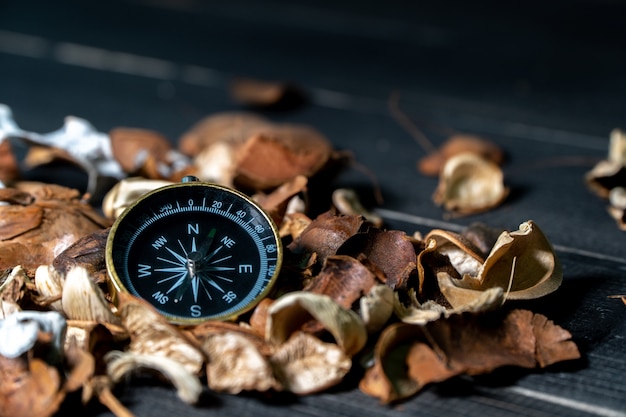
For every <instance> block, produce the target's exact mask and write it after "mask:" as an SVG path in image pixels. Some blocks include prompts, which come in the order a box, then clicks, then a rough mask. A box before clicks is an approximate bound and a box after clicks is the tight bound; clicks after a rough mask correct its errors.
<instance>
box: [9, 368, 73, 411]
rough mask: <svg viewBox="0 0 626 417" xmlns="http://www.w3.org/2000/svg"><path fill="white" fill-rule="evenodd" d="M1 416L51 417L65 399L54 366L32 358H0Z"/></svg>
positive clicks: (59, 377) (57, 372)
mask: <svg viewBox="0 0 626 417" xmlns="http://www.w3.org/2000/svg"><path fill="white" fill-rule="evenodd" d="M0 379H1V380H2V384H0V416H1V417H50V416H52V415H54V414H55V413H56V411H57V410H58V409H59V406H60V405H61V403H62V402H63V400H64V399H65V393H64V392H63V391H62V390H61V389H60V388H61V376H60V375H59V371H58V370H57V368H56V367H54V366H49V365H48V364H46V363H45V362H44V361H43V360H41V359H38V358H33V359H30V360H25V359H24V358H21V357H20V358H15V359H9V358H6V357H4V356H0Z"/></svg>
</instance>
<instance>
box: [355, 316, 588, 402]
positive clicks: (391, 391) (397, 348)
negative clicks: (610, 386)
mask: <svg viewBox="0 0 626 417" xmlns="http://www.w3.org/2000/svg"><path fill="white" fill-rule="evenodd" d="M570 338H571V335H570V334H569V333H568V332H567V331H565V330H563V329H562V328H560V327H558V326H556V325H554V323H552V322H550V321H548V320H547V319H546V318H545V317H543V316H541V315H539V314H533V313H532V312H530V311H527V310H512V311H510V312H506V313H504V314H499V313H492V314H482V315H467V314H466V315H454V316H451V317H449V318H447V319H441V320H437V321H433V322H429V323H428V324H426V325H421V326H416V325H410V324H400V323H398V324H393V325H391V326H389V327H387V328H386V329H385V331H384V332H383V333H382V335H381V337H380V338H379V340H378V342H377V344H376V348H375V365H374V366H373V367H372V368H370V369H369V370H368V371H367V373H366V375H365V377H364V378H363V379H362V380H361V383H360V388H361V390H362V391H363V392H365V393H366V394H369V395H372V396H374V397H377V398H379V399H380V400H381V401H382V402H384V403H389V402H394V401H398V400H402V399H405V398H408V397H410V396H412V395H414V394H415V393H417V392H418V391H419V390H421V389H422V388H424V387H425V386H426V385H428V384H431V383H437V382H441V381H444V380H446V379H448V378H451V377H453V376H455V375H460V374H467V375H478V374H483V373H487V372H490V371H492V370H494V369H496V368H499V367H502V366H519V367H523V368H534V367H537V366H540V367H544V366H548V365H550V364H553V363H556V362H559V361H566V360H573V359H578V358H579V357H580V353H579V351H578V348H577V347H576V345H575V344H574V342H572V341H571V340H570Z"/></svg>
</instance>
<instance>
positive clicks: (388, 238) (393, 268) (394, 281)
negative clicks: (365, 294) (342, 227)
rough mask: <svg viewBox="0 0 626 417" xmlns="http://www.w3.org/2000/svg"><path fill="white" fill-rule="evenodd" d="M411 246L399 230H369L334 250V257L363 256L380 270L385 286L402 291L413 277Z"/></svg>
mask: <svg viewBox="0 0 626 417" xmlns="http://www.w3.org/2000/svg"><path fill="white" fill-rule="evenodd" d="M416 244H417V245H419V242H415V241H414V240H413V239H412V238H411V237H410V236H408V235H407V234H406V233H405V232H403V231H400V230H380V229H373V228H372V229H370V230H368V231H367V232H365V233H358V234H355V235H354V236H352V237H350V238H349V239H347V240H346V241H345V243H344V244H343V245H342V246H341V247H340V248H339V249H338V250H337V254H338V255H349V256H353V257H359V256H364V257H365V258H367V260H368V261H371V262H372V263H373V264H374V265H375V266H376V267H377V268H378V269H380V270H381V271H382V272H383V273H384V275H385V277H386V282H385V283H386V284H387V285H388V286H389V287H391V288H393V289H398V288H405V287H406V286H407V284H408V281H409V279H410V278H411V277H413V276H414V275H416V274H417V270H416V268H417V266H416V261H417V255H416V253H415V246H414V245H416Z"/></svg>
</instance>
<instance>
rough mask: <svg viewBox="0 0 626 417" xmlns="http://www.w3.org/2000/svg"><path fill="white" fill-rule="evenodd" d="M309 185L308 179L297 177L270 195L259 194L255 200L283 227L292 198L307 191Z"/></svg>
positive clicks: (302, 176) (301, 176)
mask: <svg viewBox="0 0 626 417" xmlns="http://www.w3.org/2000/svg"><path fill="white" fill-rule="evenodd" d="M307 183H308V179H307V177H305V176H304V175H297V176H296V177H294V178H293V179H291V180H289V181H287V182H285V183H284V184H282V185H281V186H280V187H278V188H276V189H275V190H274V191H272V192H271V193H270V194H261V193H257V194H255V195H254V196H253V198H254V200H255V201H256V202H257V203H259V205H260V206H261V207H262V208H263V210H265V211H266V212H267V213H268V214H269V215H270V216H271V217H272V220H274V223H276V224H277V225H279V226H280V225H281V224H282V222H283V219H284V217H285V214H286V213H287V210H288V208H289V203H290V202H291V201H292V198H293V197H295V196H297V195H298V194H300V193H302V192H305V191H306V185H307Z"/></svg>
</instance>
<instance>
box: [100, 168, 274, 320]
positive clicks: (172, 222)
mask: <svg viewBox="0 0 626 417" xmlns="http://www.w3.org/2000/svg"><path fill="white" fill-rule="evenodd" d="M281 263H282V245H281V240H280V237H279V235H278V232H277V229H276V226H275V224H274V222H273V221H272V219H271V218H270V217H269V216H268V215H267V214H266V213H265V212H264V211H263V209H262V208H261V207H259V206H258V205H257V204H256V203H255V202H254V201H252V200H251V199H250V198H249V197H248V196H246V195H244V194H242V193H240V192H238V191H236V190H232V189H230V188H227V187H223V186H220V185H216V184H211V183H205V182H200V181H199V180H198V179H197V178H195V177H192V176H188V177H185V178H183V180H182V182H181V183H177V184H172V185H167V186H165V187H161V188H158V189H156V190H154V191H151V192H149V193H147V194H145V195H143V196H142V197H140V198H139V199H138V200H137V201H136V202H134V203H133V204H132V205H131V206H129V207H128V208H127V209H126V210H125V211H124V212H123V213H122V214H121V215H120V216H119V217H118V218H117V219H116V221H115V223H114V224H113V226H112V227H111V231H110V233H109V236H108V239H107V244H106V265H107V270H108V274H109V284H110V288H111V292H112V293H113V294H114V297H115V295H116V294H117V293H119V292H128V293H130V294H132V295H135V296H138V297H140V298H143V299H144V300H146V301H148V302H149V303H150V304H152V305H153V306H154V307H155V308H156V309H157V310H158V311H159V312H160V313H161V314H162V315H163V316H165V317H166V318H167V319H168V320H169V321H170V322H172V323H175V324H196V323H200V322H202V321H205V320H229V319H234V318H236V317H238V316H239V315H241V314H242V313H244V312H246V311H248V310H250V309H251V308H253V307H254V306H255V305H256V304H257V303H258V302H259V301H260V300H261V299H263V298H264V297H265V296H266V295H267V293H268V292H269V290H270V289H271V287H272V285H273V283H274V281H275V280H276V277H277V276H278V273H279V270H280V266H281Z"/></svg>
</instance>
